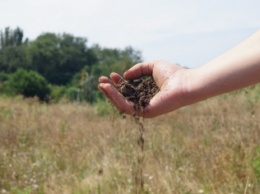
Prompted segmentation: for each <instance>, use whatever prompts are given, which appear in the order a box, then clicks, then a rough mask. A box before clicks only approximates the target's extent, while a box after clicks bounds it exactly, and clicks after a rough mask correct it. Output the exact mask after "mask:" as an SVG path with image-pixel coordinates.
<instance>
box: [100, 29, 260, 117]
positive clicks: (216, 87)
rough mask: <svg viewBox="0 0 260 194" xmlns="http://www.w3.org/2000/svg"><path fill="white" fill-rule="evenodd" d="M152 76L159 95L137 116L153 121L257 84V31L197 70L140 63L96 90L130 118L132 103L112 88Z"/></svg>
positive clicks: (259, 65)
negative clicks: (191, 105)
mask: <svg viewBox="0 0 260 194" xmlns="http://www.w3.org/2000/svg"><path fill="white" fill-rule="evenodd" d="M146 75H151V76H153V78H154V80H155V82H156V84H157V85H158V86H159V88H160V91H159V92H158V93H157V94H156V95H155V96H154V97H153V98H152V99H151V101H150V103H149V105H148V106H147V107H146V108H145V109H144V110H142V111H140V112H139V113H137V114H138V115H139V116H142V117H146V118H153V117H156V116H159V115H163V114H166V113H169V112H171V111H174V110H176V109H179V108H181V107H183V106H187V105H190V104H193V103H196V102H198V101H201V100H205V99H207V98H210V97H213V96H217V95H220V94H223V93H227V92H231V91H234V90H237V89H241V88H244V87H247V86H250V85H254V84H257V83H259V82H260V30H259V31H257V32H256V33H254V34H253V35H252V36H250V37H249V38H247V39H246V40H244V41H243V42H241V43H240V44H239V45H237V46H236V47H234V48H232V49H230V50H229V51H227V52H226V53H224V54H223V55H221V56H219V57H217V58H216V59H214V60H212V61H209V62H208V63H207V64H205V65H202V66H200V67H199V68H196V69H186V68H183V67H180V66H178V65H176V64H171V63H169V62H166V61H161V60H158V61H151V62H143V63H138V64H136V65H134V66H133V67H132V68H130V69H129V70H127V71H126V72H125V73H124V75H123V77H124V78H122V77H121V76H120V75H119V74H117V73H111V75H110V78H108V77H105V76H101V77H100V78H99V85H98V87H99V89H100V90H101V91H102V92H103V93H104V94H105V95H106V97H107V98H108V99H109V101H110V102H111V103H112V104H113V105H114V106H115V107H116V108H117V109H118V110H119V111H120V112H122V113H126V114H130V115H131V114H133V112H134V109H133V103H131V102H129V101H127V100H126V99H125V98H124V97H123V96H122V95H121V94H120V93H119V92H118V91H117V90H116V89H115V87H114V84H115V83H118V82H120V81H121V80H122V79H126V80H132V79H137V78H140V77H143V76H146Z"/></svg>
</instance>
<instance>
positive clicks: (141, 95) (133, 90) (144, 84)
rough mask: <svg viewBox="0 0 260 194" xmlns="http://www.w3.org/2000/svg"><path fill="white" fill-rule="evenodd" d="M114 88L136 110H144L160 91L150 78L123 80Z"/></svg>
mask: <svg viewBox="0 0 260 194" xmlns="http://www.w3.org/2000/svg"><path fill="white" fill-rule="evenodd" d="M116 88H117V90H118V91H119V92H120V93H121V94H122V95H123V96H124V97H125V98H126V99H127V100H129V101H131V102H133V103H134V108H135V109H136V110H140V109H142V108H145V107H146V106H147V105H148V104H149V102H150V100H151V98H152V97H153V96H154V95H155V94H156V93H157V92H159V90H160V89H159V87H158V86H157V85H156V83H155V81H154V79H153V78H152V77H151V76H149V77H145V78H141V79H136V80H127V81H125V80H124V81H122V82H120V83H119V84H117V85H116Z"/></svg>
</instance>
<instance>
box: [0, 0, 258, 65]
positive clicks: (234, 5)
mask: <svg viewBox="0 0 260 194" xmlns="http://www.w3.org/2000/svg"><path fill="white" fill-rule="evenodd" d="M7 26H9V27H11V28H16V27H18V26H19V27H20V28H22V29H23V30H24V34H25V36H26V37H28V38H29V39H31V40H33V39H35V38H36V37H37V36H38V35H40V34H41V33H43V32H54V33H63V32H66V33H71V34H73V35H74V36H80V37H85V38H87V39H88V46H91V45H92V44H94V43H98V44H99V45H100V46H102V47H110V48H120V49H122V48H124V47H126V46H132V47H134V48H135V49H137V50H140V51H141V52H142V56H143V59H144V60H153V59H165V60H168V61H170V62H175V63H178V64H181V65H183V66H187V67H198V66H200V65H203V64H204V63H206V62H207V61H209V60H211V59H213V58H214V57H216V56H218V55H219V54H221V53H223V52H225V51H226V50H227V49H229V48H231V47H232V46H234V45H236V44H237V43H239V42H240V41H242V40H243V39H245V38H246V37H248V36H250V35H251V34H252V33H254V32H255V31H256V30H258V29H260V0H210V1H206V0H0V29H1V30H3V29H4V28H5V27H7Z"/></svg>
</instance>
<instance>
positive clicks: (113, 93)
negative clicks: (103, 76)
mask: <svg viewBox="0 0 260 194" xmlns="http://www.w3.org/2000/svg"><path fill="white" fill-rule="evenodd" d="M99 89H100V90H101V91H102V93H104V94H105V96H106V97H107V98H108V99H109V101H110V102H111V103H112V104H113V105H114V106H115V107H116V108H117V109H118V110H119V111H120V112H121V113H126V114H132V113H133V103H131V102H129V101H127V100H126V99H125V98H124V97H123V95H122V94H121V93H119V92H118V91H117V89H116V88H115V87H114V86H113V85H111V84H109V83H101V84H99Z"/></svg>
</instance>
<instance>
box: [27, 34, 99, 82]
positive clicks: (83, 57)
mask: <svg viewBox="0 0 260 194" xmlns="http://www.w3.org/2000/svg"><path fill="white" fill-rule="evenodd" d="M86 43H87V40H86V39H85V38H81V37H74V36H72V35H70V34H62V35H56V34H53V33H45V34H42V35H40V36H39V37H38V38H37V39H36V40H35V41H33V42H32V43H31V45H30V52H31V56H32V66H33V67H32V68H33V69H34V70H35V71H37V72H39V73H40V74H42V75H43V76H44V77H46V79H47V80H48V81H49V82H50V83H52V84H57V85H65V84H68V83H69V82H70V81H71V79H72V77H73V75H74V74H75V73H77V72H79V71H80V70H81V69H82V68H83V67H84V66H91V65H92V64H93V63H94V62H95V61H96V59H95V56H94V55H93V53H92V52H91V51H89V50H88V48H87V45H86Z"/></svg>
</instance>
